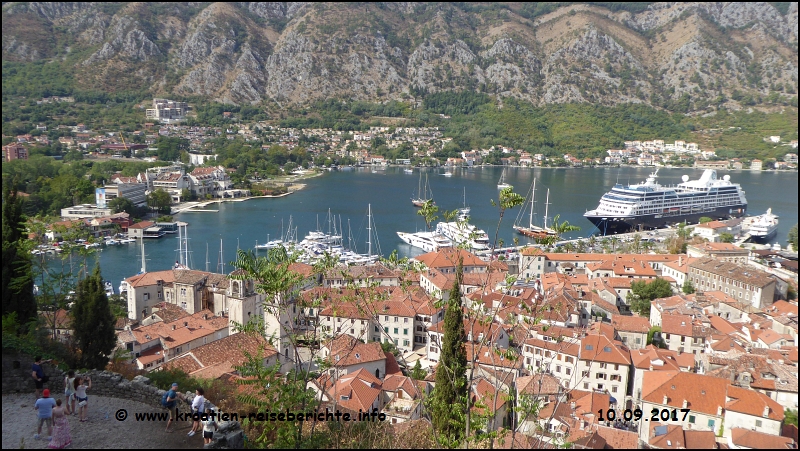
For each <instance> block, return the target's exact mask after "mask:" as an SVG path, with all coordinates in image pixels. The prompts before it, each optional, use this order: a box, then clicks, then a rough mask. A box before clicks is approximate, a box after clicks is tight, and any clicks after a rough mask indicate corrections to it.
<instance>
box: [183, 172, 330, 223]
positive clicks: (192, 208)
mask: <svg viewBox="0 0 800 451" xmlns="http://www.w3.org/2000/svg"><path fill="white" fill-rule="evenodd" d="M319 175H322V172H314V173H311V174H302V175H299V176H297V177H296V178H295V179H294V180H284V181H278V182H277V183H290V185H289V186H288V187H287V189H288V191H287V192H285V193H283V194H275V195H272V194H267V195H263V196H247V197H236V198H221V199H219V198H218V199H210V200H204V201H196V202H186V203H185V204H180V205H178V206H176V207H175V210H173V211H172V212H171V213H170V214H172V215H177V214H180V213H190V212H198V213H199V212H214V213H216V212H218V211H219V210H211V209H208V208H206V207H208V206H209V205H212V204H221V203H223V202H245V201H248V200H253V199H277V198H281V197H286V196H288V195H290V194H292V193H296V192H297V191H300V190H302V189H304V188H306V187H307V186H308V184H307V183H296V182H298V181H301V180H305V179H310V178H313V177H317V176H319ZM186 204H192V205H186Z"/></svg>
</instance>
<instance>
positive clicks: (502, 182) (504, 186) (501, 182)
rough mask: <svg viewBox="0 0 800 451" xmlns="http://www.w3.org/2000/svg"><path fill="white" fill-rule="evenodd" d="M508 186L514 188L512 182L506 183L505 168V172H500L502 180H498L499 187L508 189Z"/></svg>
mask: <svg viewBox="0 0 800 451" xmlns="http://www.w3.org/2000/svg"><path fill="white" fill-rule="evenodd" d="M506 188H513V186H511V184H509V183H506V170H505V169H503V173H502V174H500V180H499V181H498V182H497V189H506Z"/></svg>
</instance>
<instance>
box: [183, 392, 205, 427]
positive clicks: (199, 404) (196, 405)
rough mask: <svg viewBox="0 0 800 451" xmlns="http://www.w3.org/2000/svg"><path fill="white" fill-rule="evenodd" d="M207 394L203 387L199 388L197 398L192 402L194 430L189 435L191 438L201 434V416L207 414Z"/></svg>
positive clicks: (196, 393)
mask: <svg viewBox="0 0 800 451" xmlns="http://www.w3.org/2000/svg"><path fill="white" fill-rule="evenodd" d="M204 394H205V392H204V391H203V388H202V387H197V390H195V397H194V400H193V401H192V420H193V421H192V430H190V431H189V433H188V434H187V435H188V436H189V437H191V436H193V435H194V434H196V433H198V432H200V429H201V426H200V415H201V414H202V413H203V412H205V409H206V398H205V397H204V396H203V395H204Z"/></svg>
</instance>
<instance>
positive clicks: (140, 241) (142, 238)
mask: <svg viewBox="0 0 800 451" xmlns="http://www.w3.org/2000/svg"><path fill="white" fill-rule="evenodd" d="M139 244H140V245H141V247H142V274H144V273H145V272H147V267H146V263H145V258H144V236H140V237H139Z"/></svg>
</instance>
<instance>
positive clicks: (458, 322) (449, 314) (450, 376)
mask: <svg viewBox="0 0 800 451" xmlns="http://www.w3.org/2000/svg"><path fill="white" fill-rule="evenodd" d="M462 275H463V267H462V265H461V261H459V263H458V266H457V269H456V280H455V282H454V283H453V287H452V288H451V289H450V298H449V300H448V301H447V308H446V310H445V314H444V337H443V338H442V343H441V358H440V360H439V365H438V366H437V369H436V387H435V388H434V390H433V395H432V399H431V406H430V408H431V421H432V423H433V427H434V429H435V430H436V432H437V434H438V438H439V440H440V443H441V444H442V445H443V446H446V447H457V446H458V445H459V444H460V443H461V441H462V440H463V439H464V438H465V437H464V434H465V422H466V410H465V409H467V408H468V406H467V404H468V403H467V402H466V400H467V396H468V393H469V387H468V386H467V376H466V371H467V351H466V347H465V345H464V344H465V343H466V341H467V337H466V334H465V332H464V318H463V312H462V310H461V279H462Z"/></svg>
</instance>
